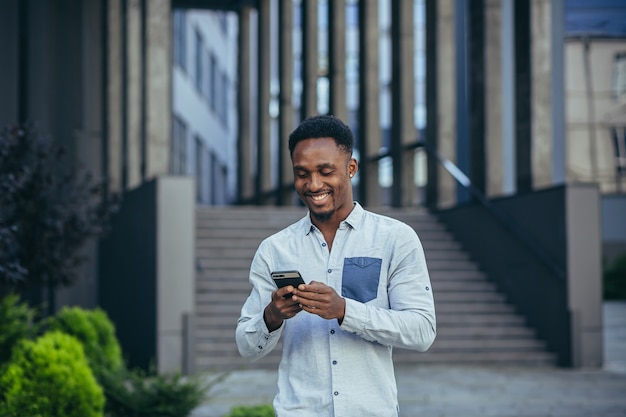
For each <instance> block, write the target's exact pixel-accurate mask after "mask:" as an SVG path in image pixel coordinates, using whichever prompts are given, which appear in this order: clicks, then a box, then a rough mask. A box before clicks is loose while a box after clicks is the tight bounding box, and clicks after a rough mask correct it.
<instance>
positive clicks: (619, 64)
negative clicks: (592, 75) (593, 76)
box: [613, 52, 626, 102]
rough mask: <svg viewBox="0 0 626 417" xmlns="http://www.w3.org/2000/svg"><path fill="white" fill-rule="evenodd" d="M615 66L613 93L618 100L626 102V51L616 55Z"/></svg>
mask: <svg viewBox="0 0 626 417" xmlns="http://www.w3.org/2000/svg"><path fill="white" fill-rule="evenodd" d="M613 68H614V69H613V94H614V96H615V98H616V99H617V100H620V101H624V102H626V52H620V53H618V54H616V55H615V62H614V66H613Z"/></svg>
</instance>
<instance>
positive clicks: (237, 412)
mask: <svg viewBox="0 0 626 417" xmlns="http://www.w3.org/2000/svg"><path fill="white" fill-rule="evenodd" d="M274 416H275V414H274V407H272V406H271V405H269V404H262V405H256V406H253V407H249V406H245V405H241V406H237V407H234V408H233V409H232V410H230V414H228V415H227V416H226V417H274Z"/></svg>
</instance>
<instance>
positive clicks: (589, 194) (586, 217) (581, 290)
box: [565, 185, 603, 368]
mask: <svg viewBox="0 0 626 417" xmlns="http://www.w3.org/2000/svg"><path fill="white" fill-rule="evenodd" d="M565 209H566V222H565V224H566V228H567V230H566V233H565V235H566V236H567V245H566V247H567V299H568V307H569V310H570V312H571V314H572V320H571V332H570V334H571V337H572V340H571V345H572V366H573V367H576V368H580V367H594V368H597V367H600V366H601V365H602V356H603V353H602V352H603V346H602V272H601V271H602V255H601V246H602V245H601V236H600V235H601V233H600V224H601V222H600V195H599V192H598V188H597V187H596V186H595V185H590V186H580V185H578V186H569V187H567V190H566V207H565Z"/></svg>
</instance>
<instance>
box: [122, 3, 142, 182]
mask: <svg viewBox="0 0 626 417" xmlns="http://www.w3.org/2000/svg"><path fill="white" fill-rule="evenodd" d="M126 6H127V8H126V13H125V15H126V22H124V24H125V25H126V30H125V31H124V32H125V33H126V48H125V52H126V57H125V60H126V63H127V65H125V66H124V67H125V69H126V74H125V75H124V76H125V77H126V80H127V82H126V103H125V109H126V110H125V112H126V117H127V123H126V132H125V136H126V153H127V159H126V163H127V165H126V183H125V186H126V187H127V188H135V187H136V186H138V185H139V183H140V182H141V176H140V167H141V141H140V139H141V134H140V132H141V124H140V122H141V120H140V119H141V117H140V116H141V104H142V103H141V86H142V82H143V80H142V79H141V76H142V74H141V49H142V45H141V30H142V29H141V24H142V22H141V10H140V7H141V5H140V2H139V0H127V3H126Z"/></svg>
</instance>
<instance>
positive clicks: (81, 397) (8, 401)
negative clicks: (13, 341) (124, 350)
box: [0, 332, 104, 417]
mask: <svg viewBox="0 0 626 417" xmlns="http://www.w3.org/2000/svg"><path fill="white" fill-rule="evenodd" d="M103 409H104V394H103V392H102V388H101V387H100V386H99V385H98V383H97V382H96V379H95V378H94V376H93V373H92V372H91V369H90V368H89V365H88V364H87V360H86V358H85V355H84V353H83V348H82V346H81V344H80V342H79V341H78V340H76V339H75V338H74V337H72V336H69V335H66V334H63V333H61V332H47V333H45V334H44V335H43V336H41V337H39V338H37V339H36V340H35V341H29V340H23V341H22V342H20V343H19V344H18V345H17V346H16V347H15V349H14V350H13V354H12V356H11V360H10V361H9V362H8V364H7V366H6V368H5V369H4V370H3V373H2V375H1V376H0V415H2V416H7V417H24V416H28V417H52V416H54V417H101V416H102V415H103Z"/></svg>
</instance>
